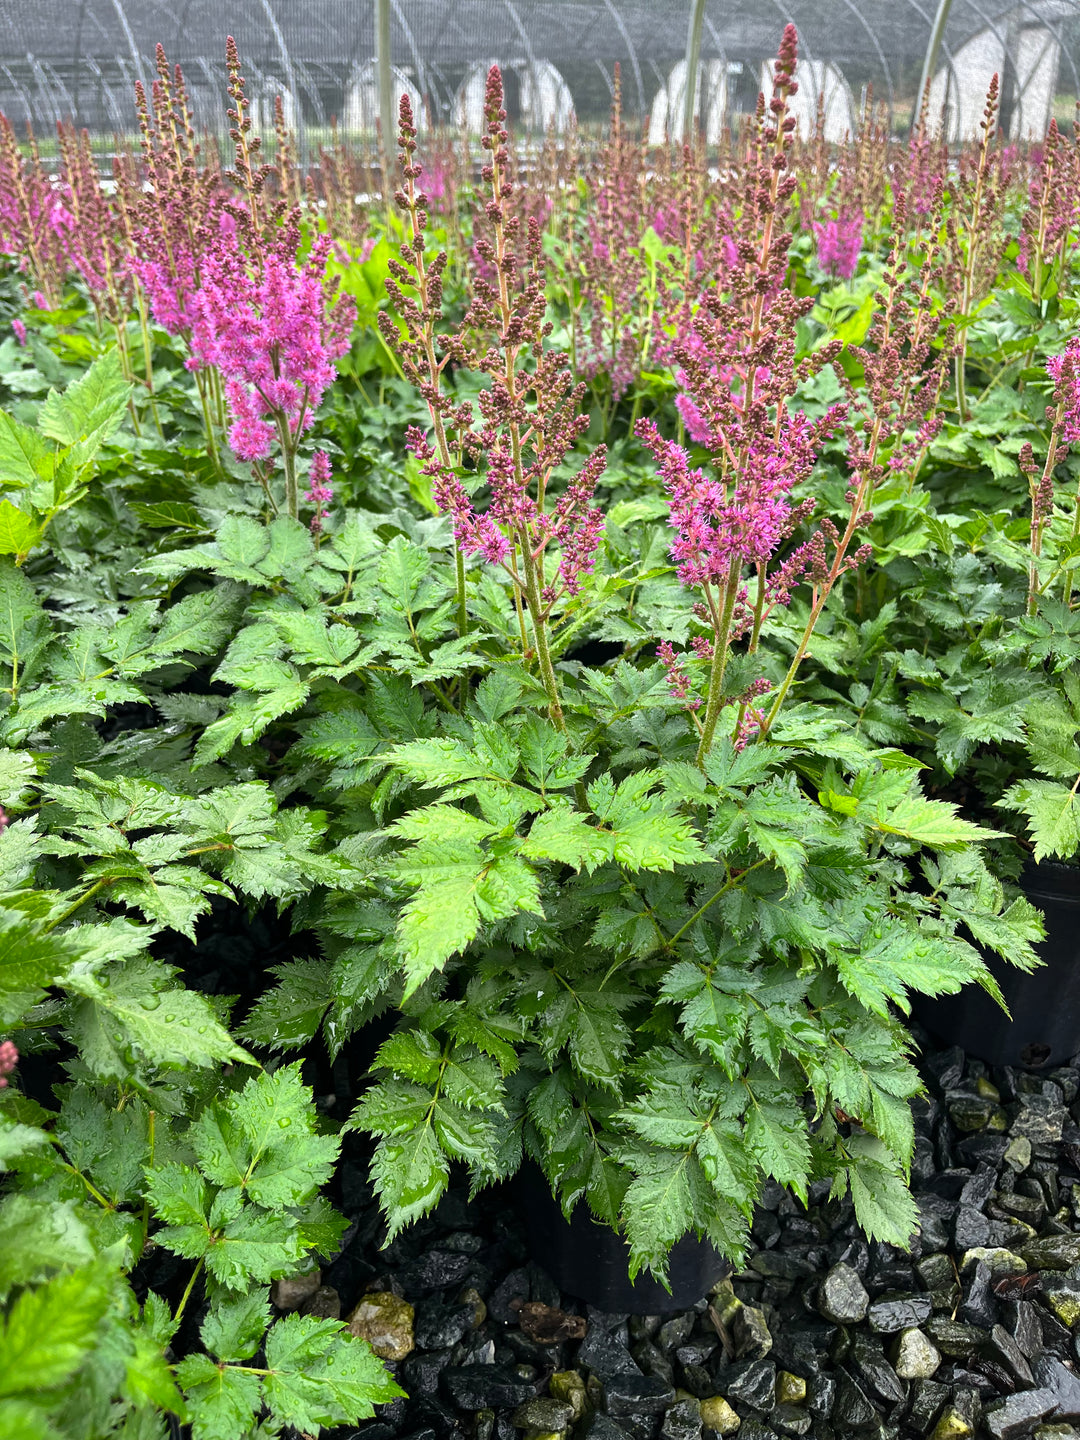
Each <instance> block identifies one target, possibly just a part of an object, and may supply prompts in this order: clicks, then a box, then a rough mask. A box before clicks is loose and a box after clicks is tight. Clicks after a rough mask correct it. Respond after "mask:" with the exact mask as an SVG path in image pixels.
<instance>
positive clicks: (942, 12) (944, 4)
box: [911, 0, 952, 130]
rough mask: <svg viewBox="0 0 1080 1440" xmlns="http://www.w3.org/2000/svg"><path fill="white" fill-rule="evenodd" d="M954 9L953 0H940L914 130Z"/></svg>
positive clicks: (925, 62) (920, 90)
mask: <svg viewBox="0 0 1080 1440" xmlns="http://www.w3.org/2000/svg"><path fill="white" fill-rule="evenodd" d="M951 9H952V0H938V7H937V14H936V15H935V16H934V28H933V29H932V30H931V31H930V43H929V44H928V45H927V47H926V54H925V56H924V57H923V67H922V75H921V76H920V78H919V93H918V94H917V95H916V96H915V111H914V114H913V115H912V117H911V128H912V130H914V128H915V126H916V125H917V124H918V123H919V115H920V113H921V112H922V104H923V98H924V96H925V95H926V87H927V85H928V84H929V83H930V80H931V78H932V77H933V74H934V67H935V66H936V65H937V57H938V52H939V51H940V49H941V42H942V40H943V39H944V37H945V26H946V24H947V23H948V20H949V11H950V10H951Z"/></svg>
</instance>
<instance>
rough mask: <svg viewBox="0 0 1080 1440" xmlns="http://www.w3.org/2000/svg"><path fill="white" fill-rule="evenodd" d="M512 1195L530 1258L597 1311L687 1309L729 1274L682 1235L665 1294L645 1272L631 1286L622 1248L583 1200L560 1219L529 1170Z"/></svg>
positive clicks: (704, 1247)
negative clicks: (568, 1216) (525, 1237)
mask: <svg viewBox="0 0 1080 1440" xmlns="http://www.w3.org/2000/svg"><path fill="white" fill-rule="evenodd" d="M515 1189H516V1194H517V1201H518V1206H519V1208H520V1210H521V1212H522V1214H523V1216H524V1218H525V1222H526V1226H527V1232H528V1244H529V1251H530V1253H531V1255H532V1258H533V1260H535V1261H536V1263H537V1264H538V1265H540V1266H541V1267H542V1268H543V1269H544V1270H546V1271H547V1273H548V1274H549V1275H550V1276H551V1278H552V1279H553V1280H554V1281H555V1283H556V1285H558V1287H559V1289H560V1290H561V1291H563V1293H564V1294H566V1295H572V1296H573V1297H574V1298H575V1299H576V1300H584V1301H585V1303H586V1304H588V1305H595V1306H596V1307H597V1309H598V1310H605V1311H607V1312H608V1313H609V1314H623V1315H664V1314H666V1313H667V1312H669V1311H676V1310H689V1309H690V1307H691V1306H693V1305H695V1304H696V1303H697V1301H699V1300H700V1299H702V1297H703V1296H705V1295H707V1294H708V1293H709V1291H710V1290H712V1289H713V1287H714V1286H715V1285H717V1284H718V1283H719V1282H720V1281H721V1280H723V1278H724V1277H725V1275H728V1274H729V1273H730V1271H731V1264H730V1262H729V1261H728V1260H726V1259H725V1258H724V1256H723V1255H721V1254H720V1252H719V1251H718V1250H716V1249H715V1248H714V1247H713V1246H712V1245H710V1244H709V1243H708V1241H707V1240H698V1239H697V1238H696V1237H695V1236H693V1235H686V1236H684V1237H683V1239H681V1240H680V1241H679V1242H678V1244H677V1245H676V1246H675V1247H674V1248H673V1249H672V1251H671V1257H670V1265H669V1269H668V1279H669V1281H670V1284H671V1290H670V1292H669V1291H667V1290H665V1289H664V1287H663V1285H661V1284H660V1283H659V1281H657V1280H654V1279H653V1277H652V1275H651V1274H650V1273H649V1272H648V1271H645V1272H644V1274H641V1275H639V1276H638V1277H637V1279H636V1280H635V1281H634V1282H633V1284H631V1282H630V1277H629V1270H630V1247H629V1245H628V1244H627V1242H626V1240H625V1239H624V1238H623V1237H622V1236H621V1235H617V1234H616V1233H615V1231H614V1230H611V1229H610V1228H609V1227H608V1226H607V1225H602V1224H600V1223H599V1221H596V1220H594V1219H593V1218H592V1215H591V1213H590V1211H589V1208H588V1206H587V1205H586V1204H585V1201H584V1200H582V1201H580V1202H579V1203H578V1204H577V1205H576V1206H575V1207H574V1211H573V1213H572V1215H571V1217H570V1219H569V1221H568V1220H566V1219H565V1217H564V1216H563V1213H562V1210H561V1208H560V1207H559V1205H558V1203H557V1202H556V1201H555V1200H553V1199H552V1197H551V1191H550V1190H549V1189H548V1184H547V1181H546V1180H545V1179H544V1176H543V1175H542V1174H541V1172H540V1171H539V1170H538V1169H536V1168H535V1167H533V1166H531V1165H527V1166H525V1167H524V1169H523V1170H522V1173H521V1176H520V1177H519V1180H518V1182H517V1185H516V1187H515Z"/></svg>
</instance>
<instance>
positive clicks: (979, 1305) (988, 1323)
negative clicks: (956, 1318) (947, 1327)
mask: <svg viewBox="0 0 1080 1440" xmlns="http://www.w3.org/2000/svg"><path fill="white" fill-rule="evenodd" d="M993 1284H994V1276H993V1272H992V1271H991V1269H990V1266H989V1265H987V1264H986V1262H985V1261H983V1260H980V1261H979V1262H978V1263H977V1264H976V1266H975V1273H974V1275H973V1276H972V1279H971V1284H970V1285H969V1286H968V1292H967V1294H966V1295H965V1297H964V1303H963V1305H961V1307H960V1311H959V1314H960V1318H961V1320H963V1321H965V1322H966V1323H967V1324H969V1325H978V1326H981V1327H982V1328H983V1329H984V1330H989V1329H990V1328H991V1327H992V1326H993V1325H996V1324H997V1303H996V1300H995V1298H994V1291H993Z"/></svg>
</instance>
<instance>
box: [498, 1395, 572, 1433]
mask: <svg viewBox="0 0 1080 1440" xmlns="http://www.w3.org/2000/svg"><path fill="white" fill-rule="evenodd" d="M573 1419H574V1410H573V1406H571V1405H566V1404H564V1403H563V1401H561V1400H552V1399H551V1397H550V1396H548V1395H534V1396H533V1397H532V1399H531V1400H526V1401H525V1403H524V1404H523V1405H519V1406H518V1408H517V1409H516V1410H515V1411H514V1413H513V1414H512V1415H511V1416H510V1421H511V1424H512V1425H513V1426H514V1427H515V1428H516V1429H518V1430H547V1431H552V1430H565V1429H567V1427H568V1426H569V1425H570V1424H571V1423H572V1421H573Z"/></svg>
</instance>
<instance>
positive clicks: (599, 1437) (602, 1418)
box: [584, 1411, 627, 1440]
mask: <svg viewBox="0 0 1080 1440" xmlns="http://www.w3.org/2000/svg"><path fill="white" fill-rule="evenodd" d="M584 1440H627V1433H626V1431H625V1430H624V1429H623V1428H622V1426H621V1425H619V1424H618V1423H617V1422H616V1421H614V1420H612V1418H611V1416H610V1415H603V1414H601V1413H600V1412H599V1411H597V1412H596V1414H594V1415H592V1416H590V1418H589V1422H588V1424H587V1425H586V1427H585V1436H584Z"/></svg>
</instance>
